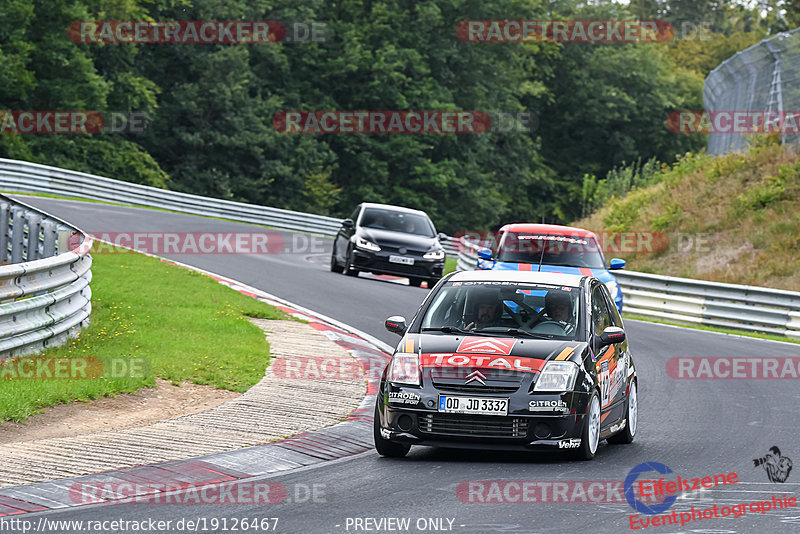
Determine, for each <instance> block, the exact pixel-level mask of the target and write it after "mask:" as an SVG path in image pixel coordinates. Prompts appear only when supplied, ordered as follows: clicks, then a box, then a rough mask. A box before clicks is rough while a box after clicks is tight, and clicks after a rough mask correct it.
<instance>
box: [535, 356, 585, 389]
mask: <svg viewBox="0 0 800 534" xmlns="http://www.w3.org/2000/svg"><path fill="white" fill-rule="evenodd" d="M577 376H578V366H577V364H575V363H573V362H547V363H546V364H545V366H544V369H543V370H542V374H541V375H539V379H538V380H536V385H535V386H534V387H533V390H534V391H569V390H571V389H572V386H573V385H574V384H575V377H577Z"/></svg>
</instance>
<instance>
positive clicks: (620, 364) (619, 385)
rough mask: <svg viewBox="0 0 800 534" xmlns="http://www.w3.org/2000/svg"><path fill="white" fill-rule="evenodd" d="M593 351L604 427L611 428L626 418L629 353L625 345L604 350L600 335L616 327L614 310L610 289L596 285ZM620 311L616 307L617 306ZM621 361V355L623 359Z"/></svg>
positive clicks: (612, 346)
mask: <svg viewBox="0 0 800 534" xmlns="http://www.w3.org/2000/svg"><path fill="white" fill-rule="evenodd" d="M591 301H592V302H591V305H592V324H591V331H592V350H593V351H594V354H595V370H596V371H597V378H598V381H599V383H600V407H601V411H602V415H601V419H600V422H601V427H605V426H608V425H609V424H611V423H614V422H616V421H617V420H619V418H620V417H622V409H623V408H624V404H623V403H622V402H621V401H622V400H623V399H624V396H625V384H626V377H627V374H626V373H627V350H625V351H623V350H621V345H623V344H624V342H623V343H613V344H611V345H606V346H605V347H600V334H601V333H602V332H603V330H605V329H606V328H607V327H609V326H617V325H616V324H615V322H616V317H612V315H613V314H612V312H611V309H610V305H611V306H613V301H611V295H609V293H608V289H606V287H605V286H604V285H603V284H601V283H599V282H598V283H595V284H594V287H593V288H592V297H591ZM615 308H616V306H615ZM623 354H624V356H622V357H621V355H623Z"/></svg>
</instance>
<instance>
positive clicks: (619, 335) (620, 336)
mask: <svg viewBox="0 0 800 534" xmlns="http://www.w3.org/2000/svg"><path fill="white" fill-rule="evenodd" d="M623 341H625V330H623V329H622V328H620V327H618V326H609V327H607V328H606V329H605V330H603V332H602V333H601V334H600V346H601V347H605V346H606V345H613V344H614V343H622V342H623Z"/></svg>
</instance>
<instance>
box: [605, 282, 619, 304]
mask: <svg viewBox="0 0 800 534" xmlns="http://www.w3.org/2000/svg"><path fill="white" fill-rule="evenodd" d="M606 287H607V288H608V292H609V293H611V298H612V299H616V298H617V295H619V284H618V283H616V282H615V281H613V280H611V281H610V282H606Z"/></svg>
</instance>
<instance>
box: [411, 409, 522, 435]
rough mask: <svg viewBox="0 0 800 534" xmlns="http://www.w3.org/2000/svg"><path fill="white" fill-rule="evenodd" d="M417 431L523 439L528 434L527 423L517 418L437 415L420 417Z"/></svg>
mask: <svg viewBox="0 0 800 534" xmlns="http://www.w3.org/2000/svg"><path fill="white" fill-rule="evenodd" d="M419 429H420V431H421V432H423V433H426V434H439V435H443V436H460V437H475V438H524V437H525V436H526V435H527V434H528V422H527V421H526V420H525V419H522V418H519V417H495V416H491V415H488V416H487V415H460V414H449V413H447V414H442V413H437V414H427V415H424V416H422V417H420V418H419Z"/></svg>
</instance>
